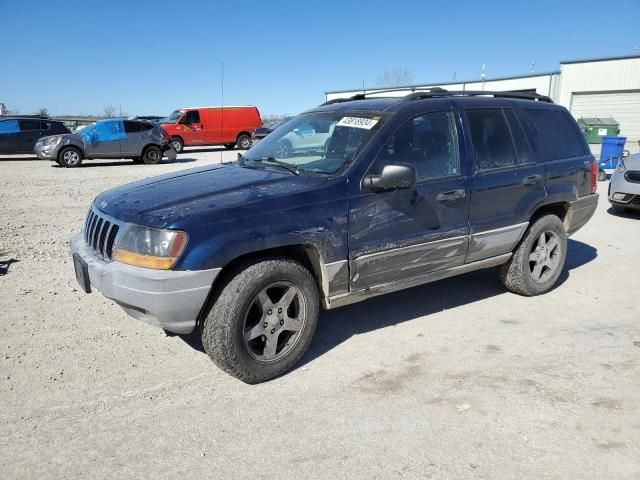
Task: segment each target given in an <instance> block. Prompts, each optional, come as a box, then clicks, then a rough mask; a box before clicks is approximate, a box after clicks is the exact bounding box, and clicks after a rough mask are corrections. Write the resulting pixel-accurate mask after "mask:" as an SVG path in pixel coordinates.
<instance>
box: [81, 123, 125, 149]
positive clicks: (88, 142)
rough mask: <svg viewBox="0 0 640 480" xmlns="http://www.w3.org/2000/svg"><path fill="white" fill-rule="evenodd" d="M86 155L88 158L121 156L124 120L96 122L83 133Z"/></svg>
mask: <svg viewBox="0 0 640 480" xmlns="http://www.w3.org/2000/svg"><path fill="white" fill-rule="evenodd" d="M81 136H82V138H83V140H84V155H85V157H87V158H119V157H120V155H121V150H120V142H121V140H122V139H123V138H124V137H125V133H124V125H123V124H122V120H105V121H101V122H98V123H96V124H95V125H94V126H93V127H92V128H91V129H89V130H88V131H86V132H83V133H82V134H81Z"/></svg>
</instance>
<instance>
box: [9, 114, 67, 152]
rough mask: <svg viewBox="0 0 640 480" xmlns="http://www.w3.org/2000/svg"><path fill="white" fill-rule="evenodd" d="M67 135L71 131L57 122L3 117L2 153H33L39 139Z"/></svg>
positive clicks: (36, 118)
mask: <svg viewBox="0 0 640 480" xmlns="http://www.w3.org/2000/svg"><path fill="white" fill-rule="evenodd" d="M65 133H69V129H68V128H67V127H65V126H64V124H63V123H62V122H59V121H57V120H50V119H48V118H39V117H1V118H0V153H5V154H6V153H33V149H34V147H35V145H36V142H37V141H38V140H39V139H41V138H43V137H45V136H48V135H59V134H65Z"/></svg>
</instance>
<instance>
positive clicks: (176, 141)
mask: <svg viewBox="0 0 640 480" xmlns="http://www.w3.org/2000/svg"><path fill="white" fill-rule="evenodd" d="M171 145H172V146H173V149H174V150H175V151H176V153H182V151H183V150H184V142H183V141H182V139H181V138H180V137H173V138H172V139H171Z"/></svg>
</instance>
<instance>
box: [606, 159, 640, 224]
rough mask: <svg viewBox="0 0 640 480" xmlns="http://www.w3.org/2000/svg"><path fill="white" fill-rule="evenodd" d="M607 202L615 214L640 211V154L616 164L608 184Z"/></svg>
mask: <svg viewBox="0 0 640 480" xmlns="http://www.w3.org/2000/svg"><path fill="white" fill-rule="evenodd" d="M609 202H610V203H611V206H612V207H613V209H614V210H615V211H616V212H630V211H633V210H635V211H638V210H640V153H636V154H633V155H629V156H628V157H625V158H623V159H621V160H620V161H619V162H618V166H617V167H616V169H615V171H614V172H613V175H611V182H610V183H609Z"/></svg>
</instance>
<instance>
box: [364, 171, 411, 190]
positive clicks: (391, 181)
mask: <svg viewBox="0 0 640 480" xmlns="http://www.w3.org/2000/svg"><path fill="white" fill-rule="evenodd" d="M415 184H416V169H415V168H413V167H412V166H411V165H404V164H391V165H385V166H384V168H383V169H382V173H381V174H380V175H367V176H366V177H364V179H363V181H362V186H363V187H364V188H366V189H368V190H371V191H373V192H383V191H386V190H397V189H401V188H411V187H413V186H415Z"/></svg>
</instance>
